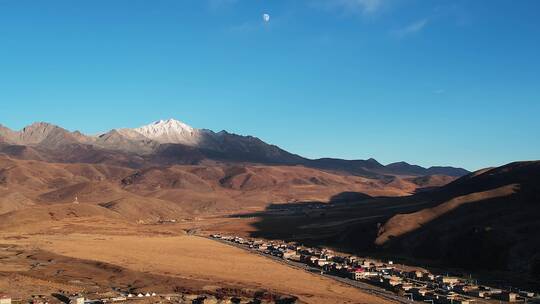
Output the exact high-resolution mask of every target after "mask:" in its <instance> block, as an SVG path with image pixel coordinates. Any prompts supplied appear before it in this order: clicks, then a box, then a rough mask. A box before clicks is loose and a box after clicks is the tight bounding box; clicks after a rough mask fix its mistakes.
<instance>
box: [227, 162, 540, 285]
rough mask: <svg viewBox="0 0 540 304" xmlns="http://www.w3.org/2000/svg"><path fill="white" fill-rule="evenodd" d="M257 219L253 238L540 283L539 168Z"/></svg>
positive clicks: (508, 168)
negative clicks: (494, 273)
mask: <svg viewBox="0 0 540 304" xmlns="http://www.w3.org/2000/svg"><path fill="white" fill-rule="evenodd" d="M413 180H415V179H413ZM423 181H424V180H422V182H423ZM254 216H257V217H258V220H257V221H254V222H253V223H252V224H251V225H252V226H253V227H254V228H256V232H253V235H257V236H263V237H268V238H280V239H289V240H296V241H299V242H302V243H304V244H308V243H309V244H313V245H326V246H331V247H336V248H339V249H341V250H347V251H352V252H356V253H362V254H380V255H391V256H394V257H396V256H400V257H406V258H407V259H409V260H410V261H411V260H412V261H413V262H419V261H422V262H423V264H424V265H426V264H431V265H441V264H442V265H445V266H454V267H460V268H464V269H467V270H468V271H471V270H473V271H482V270H500V271H509V272H511V273H514V274H515V273H520V274H522V276H521V279H522V280H524V281H526V280H528V283H530V284H538V282H540V255H539V252H540V234H538V231H540V221H539V220H538V218H539V216H540V161H531V162H516V163H511V164H508V165H505V166H502V167H498V168H489V169H484V170H480V171H477V172H474V173H471V174H469V175H467V176H464V177H462V178H460V179H457V180H455V181H454V182H451V183H450V184H448V185H446V186H443V187H441V188H438V189H432V190H431V191H426V192H421V193H418V194H415V195H412V196H406V197H394V198H374V199H368V200H365V199H364V200H362V201H361V202H358V203H356V204H355V203H349V204H346V205H336V206H333V207H332V208H326V209H324V210H322V211H321V210H320V209H314V210H309V209H304V212H303V213H295V214H281V215H279V216H277V215H275V214H273V213H272V212H269V213H268V214H265V213H263V214H258V215H254ZM221 229H224V230H226V229H227V227H226V226H225V227H222V228H221ZM251 229H253V228H251ZM525 274H528V275H530V277H528V276H527V275H525ZM503 278H504V276H503V277H501V279H503ZM518 281H519V280H518ZM531 282H533V283H531ZM534 282H536V283H534ZM529 286H530V285H529Z"/></svg>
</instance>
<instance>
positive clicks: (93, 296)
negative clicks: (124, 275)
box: [0, 290, 296, 304]
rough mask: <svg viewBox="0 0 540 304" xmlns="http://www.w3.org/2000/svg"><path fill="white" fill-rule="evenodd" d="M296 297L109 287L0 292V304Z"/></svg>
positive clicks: (256, 301) (195, 303)
mask: <svg viewBox="0 0 540 304" xmlns="http://www.w3.org/2000/svg"><path fill="white" fill-rule="evenodd" d="M295 302H296V298H294V297H288V296H284V297H283V296H276V295H271V294H260V295H256V296H255V297H250V296H246V295H245V296H227V295H220V294H216V295H212V294H206V293H204V294H200V293H185V292H181V293H166V294H159V293H155V292H151V291H147V292H142V291H141V292H133V293H132V292H129V291H121V290H113V291H107V292H103V293H100V292H92V293H84V292H83V293H76V294H71V293H69V292H66V291H62V290H59V291H58V292H57V293H52V294H33V295H29V296H28V297H26V298H17V299H15V298H11V297H9V296H8V295H5V294H1V293H0V304H62V303H64V304H105V303H114V304H123V303H129V304H154V303H161V304H271V303H277V304H291V303H295Z"/></svg>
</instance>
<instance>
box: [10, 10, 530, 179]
mask: <svg viewBox="0 0 540 304" xmlns="http://www.w3.org/2000/svg"><path fill="white" fill-rule="evenodd" d="M264 13H268V14H269V15H270V17H271V18H270V21H269V22H267V23H265V22H264V21H263V18H262V15H263V14H264ZM539 13H540V1H536V0H520V1H514V0H507V1H501V0H476V1H464V0H461V1H460V0H430V1H420V0H418V1H416V0H407V1H406V0H303V1H300V0H283V1H282V0H170V1H159V0H157V1H150V0H147V1H139V0H114V1H110V0H103V1H100V0H93V1H71V0H65V1H57V0H48V1H38V0H36V1H27V0H9V1H8V0H0V123H1V124H4V125H6V126H8V127H10V128H13V129H19V128H22V127H23V126H24V125H26V124H29V123H31V122H33V121H48V122H52V123H55V124H58V125H61V126H63V127H65V128H67V129H70V130H76V129H78V130H81V131H82V132H85V133H97V132H100V131H105V130H108V129H111V128H115V127H136V126H139V125H142V124H146V123H149V122H151V121H154V120H158V119H161V118H176V119H179V120H182V121H184V122H186V123H188V124H190V125H192V126H194V127H199V128H208V129H212V130H215V131H219V130H221V129H226V130H228V131H231V132H235V133H239V134H251V135H255V136H258V137H260V138H261V139H263V140H265V141H267V142H270V143H273V144H276V145H279V146H281V147H283V148H284V149H287V150H289V151H291V152H294V153H298V154H301V155H304V156H307V157H312V158H315V157H324V156H331V157H340V158H348V159H365V158H369V157H374V158H376V159H378V160H379V161H381V162H383V163H389V162H394V161H401V160H404V161H407V162H410V163H416V164H421V165H424V166H431V165H453V166H462V167H465V168H467V169H471V170H472V169H478V168H482V167H486V166H495V165H501V164H504V163H507V162H510V161H514V160H526V159H539V158H540V119H539V118H538V117H540V55H539V54H540V16H539Z"/></svg>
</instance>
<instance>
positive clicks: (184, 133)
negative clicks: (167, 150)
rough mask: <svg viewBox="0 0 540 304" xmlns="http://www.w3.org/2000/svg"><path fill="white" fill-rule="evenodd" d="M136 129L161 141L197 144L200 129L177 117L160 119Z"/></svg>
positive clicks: (148, 136)
mask: <svg viewBox="0 0 540 304" xmlns="http://www.w3.org/2000/svg"><path fill="white" fill-rule="evenodd" d="M133 130H134V131H136V132H138V133H140V134H142V135H143V136H145V137H147V138H150V139H152V140H155V141H157V142H160V143H181V144H196V143H197V142H198V137H199V136H198V133H199V132H198V130H197V129H195V128H193V127H191V126H189V125H187V124H185V123H183V122H181V121H178V120H176V119H167V120H158V121H156V122H153V123H151V124H149V125H146V126H142V127H139V128H136V129H133Z"/></svg>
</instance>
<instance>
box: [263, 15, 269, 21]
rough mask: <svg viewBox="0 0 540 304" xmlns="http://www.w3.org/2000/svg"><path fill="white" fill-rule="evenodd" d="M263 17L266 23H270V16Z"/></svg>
mask: <svg viewBox="0 0 540 304" xmlns="http://www.w3.org/2000/svg"><path fill="white" fill-rule="evenodd" d="M262 17H263V20H264V22H269V21H270V15H269V14H263V15H262Z"/></svg>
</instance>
